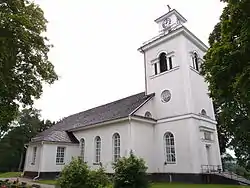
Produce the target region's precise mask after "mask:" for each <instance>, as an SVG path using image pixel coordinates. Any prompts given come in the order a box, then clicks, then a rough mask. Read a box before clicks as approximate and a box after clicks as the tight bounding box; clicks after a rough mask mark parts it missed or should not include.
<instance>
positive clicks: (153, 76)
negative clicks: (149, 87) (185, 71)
mask: <svg viewBox="0 0 250 188" xmlns="http://www.w3.org/2000/svg"><path fill="white" fill-rule="evenodd" d="M179 68H180V66H177V67H174V68H172V69H170V70H168V71H165V72H162V73H159V74H156V75H152V76H150V77H149V78H150V79H153V78H156V77H158V76H162V75H164V74H167V73H169V72H173V71H175V70H178V69H179Z"/></svg>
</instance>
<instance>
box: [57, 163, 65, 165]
mask: <svg viewBox="0 0 250 188" xmlns="http://www.w3.org/2000/svg"><path fill="white" fill-rule="evenodd" d="M56 165H65V163H56Z"/></svg>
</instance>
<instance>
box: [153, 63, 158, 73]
mask: <svg viewBox="0 0 250 188" xmlns="http://www.w3.org/2000/svg"><path fill="white" fill-rule="evenodd" d="M154 68H155V75H157V74H158V72H157V63H155V64H154Z"/></svg>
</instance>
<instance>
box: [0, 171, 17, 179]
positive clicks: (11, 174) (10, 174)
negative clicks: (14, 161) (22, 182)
mask: <svg viewBox="0 0 250 188" xmlns="http://www.w3.org/2000/svg"><path fill="white" fill-rule="evenodd" d="M20 176H21V172H5V173H0V178H15V177H20Z"/></svg>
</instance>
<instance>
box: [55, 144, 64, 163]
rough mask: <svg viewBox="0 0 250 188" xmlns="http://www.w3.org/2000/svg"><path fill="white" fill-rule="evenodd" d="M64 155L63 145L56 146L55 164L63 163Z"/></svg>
mask: <svg viewBox="0 0 250 188" xmlns="http://www.w3.org/2000/svg"><path fill="white" fill-rule="evenodd" d="M64 156H65V147H57V151H56V164H57V165H62V164H64Z"/></svg>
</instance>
